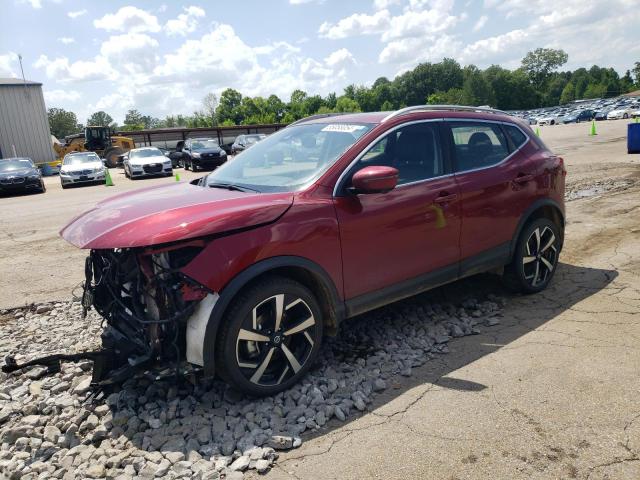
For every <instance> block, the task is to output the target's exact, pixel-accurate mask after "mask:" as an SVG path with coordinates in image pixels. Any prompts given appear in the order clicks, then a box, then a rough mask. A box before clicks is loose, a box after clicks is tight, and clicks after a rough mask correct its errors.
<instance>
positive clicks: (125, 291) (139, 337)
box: [2, 241, 209, 385]
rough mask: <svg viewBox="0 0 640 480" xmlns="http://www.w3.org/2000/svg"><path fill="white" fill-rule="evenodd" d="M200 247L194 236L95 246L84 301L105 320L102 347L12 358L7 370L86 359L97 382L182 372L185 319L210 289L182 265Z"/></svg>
mask: <svg viewBox="0 0 640 480" xmlns="http://www.w3.org/2000/svg"><path fill="white" fill-rule="evenodd" d="M201 248H202V246H201V245H200V243H199V242H198V241H194V242H191V243H190V244H188V245H187V246H184V244H183V245H180V246H179V247H175V248H172V247H167V248H158V249H139V248H136V249H134V248H131V249H110V250H91V251H90V253H89V256H88V257H87V258H86V260H85V281H84V283H83V293H82V306H83V311H84V315H86V313H87V311H88V310H89V309H90V308H95V310H96V311H97V312H98V314H99V315H100V316H101V317H102V318H103V319H104V321H105V328H104V330H103V333H102V338H101V340H102V348H101V349H100V350H98V351H93V352H83V353H77V354H60V355H49V356H47V357H43V358H40V359H35V360H32V361H30V362H26V363H24V364H20V365H19V364H17V363H16V362H15V360H14V359H13V358H11V357H9V358H7V359H6V363H5V365H4V366H3V367H2V369H3V371H5V372H11V371H16V370H20V369H22V368H24V367H27V366H32V365H45V366H48V367H49V371H50V372H55V371H59V369H60V361H78V360H82V359H87V358H88V359H91V360H93V361H94V366H93V378H92V384H94V385H108V384H112V383H118V382H121V381H123V380H125V379H127V378H129V377H130V376H131V375H132V374H133V373H134V372H136V371H139V370H141V369H157V370H160V369H163V370H165V371H167V369H169V371H171V372H172V374H175V375H176V376H178V375H180V374H181V373H183V370H184V368H183V364H184V360H185V351H186V341H185V336H186V325H187V320H188V319H189V317H190V316H191V315H192V314H193V312H194V311H195V309H196V306H197V305H198V303H199V301H200V300H202V299H203V298H204V297H205V296H206V295H207V294H208V293H209V292H208V291H207V290H206V289H205V288H204V287H202V286H201V285H200V284H198V283H196V282H194V281H193V280H191V279H190V278H189V277H187V276H185V275H184V274H182V273H181V272H180V269H181V268H182V267H183V266H185V265H186V264H187V263H188V262H189V261H190V260H192V259H193V258H194V257H195V256H196V255H197V254H198V253H199V252H200V250H201ZM185 367H186V366H185ZM191 371H192V370H191Z"/></svg>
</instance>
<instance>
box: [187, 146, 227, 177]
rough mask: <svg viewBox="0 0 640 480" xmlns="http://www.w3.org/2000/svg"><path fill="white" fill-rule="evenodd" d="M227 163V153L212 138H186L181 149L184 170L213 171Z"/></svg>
mask: <svg viewBox="0 0 640 480" xmlns="http://www.w3.org/2000/svg"><path fill="white" fill-rule="evenodd" d="M226 161H227V152H225V151H224V150H223V149H222V147H220V145H219V144H218V141H217V140H215V139H213V138H188V139H187V140H185V142H184V146H183V147H182V164H183V165H184V168H185V169H186V170H193V171H194V172H195V171H197V170H201V169H202V170H213V169H214V168H216V167H219V166H220V165H222V164H223V163H225V162H226Z"/></svg>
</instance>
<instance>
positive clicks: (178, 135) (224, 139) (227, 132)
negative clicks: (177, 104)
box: [116, 123, 287, 150]
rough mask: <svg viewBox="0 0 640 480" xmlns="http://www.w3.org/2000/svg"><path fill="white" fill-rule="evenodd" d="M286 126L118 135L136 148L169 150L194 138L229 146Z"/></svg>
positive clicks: (274, 125) (243, 126)
mask: <svg viewBox="0 0 640 480" xmlns="http://www.w3.org/2000/svg"><path fill="white" fill-rule="evenodd" d="M286 126H287V125H286V124H281V123H273V124H268V125H237V126H233V127H203V128H183V127H178V128H157V129H151V130H136V131H119V132H116V133H117V134H118V135H123V136H125V137H130V138H133V141H134V142H135V143H136V147H145V146H147V147H148V146H151V145H153V146H154V147H163V148H167V149H170V150H173V149H175V148H176V144H177V143H178V142H179V141H181V140H186V139H187V138H195V137H213V138H217V139H218V143H219V144H220V145H226V144H231V143H233V141H234V140H235V139H236V137H237V136H238V135H242V134H245V133H264V134H267V135H269V134H271V133H273V132H276V131H278V130H280V129H281V128H284V127H286Z"/></svg>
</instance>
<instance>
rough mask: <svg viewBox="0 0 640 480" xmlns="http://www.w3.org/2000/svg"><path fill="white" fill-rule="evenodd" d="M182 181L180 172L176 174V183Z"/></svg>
mask: <svg viewBox="0 0 640 480" xmlns="http://www.w3.org/2000/svg"><path fill="white" fill-rule="evenodd" d="M179 181H180V174H179V173H178V172H176V182H179Z"/></svg>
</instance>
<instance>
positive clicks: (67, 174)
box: [60, 152, 107, 188]
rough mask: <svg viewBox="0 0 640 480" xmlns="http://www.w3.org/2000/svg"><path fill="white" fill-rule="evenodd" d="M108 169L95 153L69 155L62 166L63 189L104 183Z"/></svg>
mask: <svg viewBox="0 0 640 480" xmlns="http://www.w3.org/2000/svg"><path fill="white" fill-rule="evenodd" d="M106 169H107V167H105V166H104V163H103V161H102V160H101V159H100V157H99V156H98V155H96V154H95V153H94V152H72V153H67V154H66V155H65V156H64V159H63V160H62V165H60V184H61V185H62V188H67V187H68V186H70V185H74V184H79V183H91V182H104V177H105V172H106Z"/></svg>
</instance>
